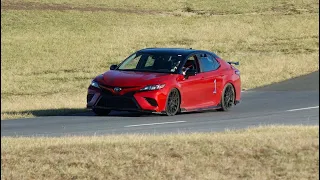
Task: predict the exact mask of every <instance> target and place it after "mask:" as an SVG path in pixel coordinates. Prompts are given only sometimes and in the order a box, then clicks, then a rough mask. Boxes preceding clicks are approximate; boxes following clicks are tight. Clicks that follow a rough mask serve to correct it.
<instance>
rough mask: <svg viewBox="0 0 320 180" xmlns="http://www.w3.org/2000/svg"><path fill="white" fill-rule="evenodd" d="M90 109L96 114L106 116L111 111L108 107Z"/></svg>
mask: <svg viewBox="0 0 320 180" xmlns="http://www.w3.org/2000/svg"><path fill="white" fill-rule="evenodd" d="M92 111H93V112H94V113H95V114H96V115H98V116H107V115H108V114H109V113H110V112H111V110H109V109H98V108H93V109H92Z"/></svg>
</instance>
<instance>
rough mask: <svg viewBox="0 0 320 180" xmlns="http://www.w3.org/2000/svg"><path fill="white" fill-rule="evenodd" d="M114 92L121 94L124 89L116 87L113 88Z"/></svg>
mask: <svg viewBox="0 0 320 180" xmlns="http://www.w3.org/2000/svg"><path fill="white" fill-rule="evenodd" d="M113 90H114V91H115V92H120V91H121V90H122V89H121V88H119V87H115V88H113Z"/></svg>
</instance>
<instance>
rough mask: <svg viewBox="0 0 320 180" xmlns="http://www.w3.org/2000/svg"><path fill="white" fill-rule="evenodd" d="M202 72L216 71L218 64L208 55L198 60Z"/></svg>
mask: <svg viewBox="0 0 320 180" xmlns="http://www.w3.org/2000/svg"><path fill="white" fill-rule="evenodd" d="M200 64H201V68H202V72H208V71H214V70H216V69H218V67H219V63H218V62H217V61H216V60H215V59H214V58H213V57H212V56H210V55H207V56H205V57H201V58H200Z"/></svg>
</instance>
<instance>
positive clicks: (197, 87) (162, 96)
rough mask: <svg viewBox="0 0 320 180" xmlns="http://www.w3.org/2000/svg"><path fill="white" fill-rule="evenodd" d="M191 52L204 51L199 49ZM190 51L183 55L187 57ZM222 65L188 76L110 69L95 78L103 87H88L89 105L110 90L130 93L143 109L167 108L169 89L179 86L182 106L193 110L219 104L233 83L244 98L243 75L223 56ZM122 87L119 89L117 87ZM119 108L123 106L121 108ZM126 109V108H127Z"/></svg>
mask: <svg viewBox="0 0 320 180" xmlns="http://www.w3.org/2000/svg"><path fill="white" fill-rule="evenodd" d="M189 53H190V54H196V53H203V52H202V51H200V52H198V51H196V50H194V51H190V52H189ZM178 54H179V53H178ZM188 56H189V54H185V55H183V57H185V59H186V58H187V57H188ZM215 59H216V60H217V62H218V63H219V67H218V68H217V69H215V70H213V71H208V72H201V71H200V72H198V73H197V74H196V75H195V76H189V77H186V76H184V75H183V74H182V73H163V72H161V73H158V72H136V71H121V70H110V71H107V72H105V73H104V74H102V75H100V76H97V77H96V78H95V79H94V81H95V82H97V83H98V84H99V86H100V88H95V87H92V86H91V85H90V86H89V88H88V95H90V94H93V95H94V96H93V98H92V99H90V100H88V102H87V107H88V108H93V107H95V106H96V105H97V102H98V101H99V98H100V97H101V96H102V94H103V93H105V92H107V93H108V95H110V96H112V97H128V98H131V99H133V100H134V101H135V102H136V103H137V104H138V107H139V109H137V110H139V111H140V110H146V111H153V112H163V111H165V108H166V101H167V96H168V93H169V92H170V90H171V89H173V88H177V89H178V90H179V93H180V97H181V104H180V108H181V109H184V110H186V111H192V110H195V109H200V108H208V107H214V106H219V104H220V101H221V96H222V93H223V88H224V86H225V85H226V84H227V83H231V84H232V85H233V87H234V89H235V100H236V101H240V99H241V79H240V76H239V75H238V74H236V71H238V70H237V69H236V68H235V67H234V66H232V65H230V64H229V63H227V62H226V61H224V60H222V59H221V58H219V57H216V58H215ZM156 84H165V86H164V87H163V88H162V89H159V90H148V91H141V89H142V88H144V87H145V86H148V85H156ZM116 87H120V88H122V90H121V91H119V92H117V91H115V89H114V88H116ZM147 98H150V99H152V100H154V101H155V102H156V106H155V105H154V104H153V105H152V103H149V102H148V100H147ZM115 110H122V109H121V108H120V109H119V108H117V109H115ZM123 110H126V109H123Z"/></svg>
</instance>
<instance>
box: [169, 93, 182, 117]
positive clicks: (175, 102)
mask: <svg viewBox="0 0 320 180" xmlns="http://www.w3.org/2000/svg"><path fill="white" fill-rule="evenodd" d="M179 111H180V94H179V91H178V89H176V88H174V89H172V90H171V91H170V93H169V95H168V98H167V103H166V115H167V116H174V115H176V114H177V113H178V112H179Z"/></svg>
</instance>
